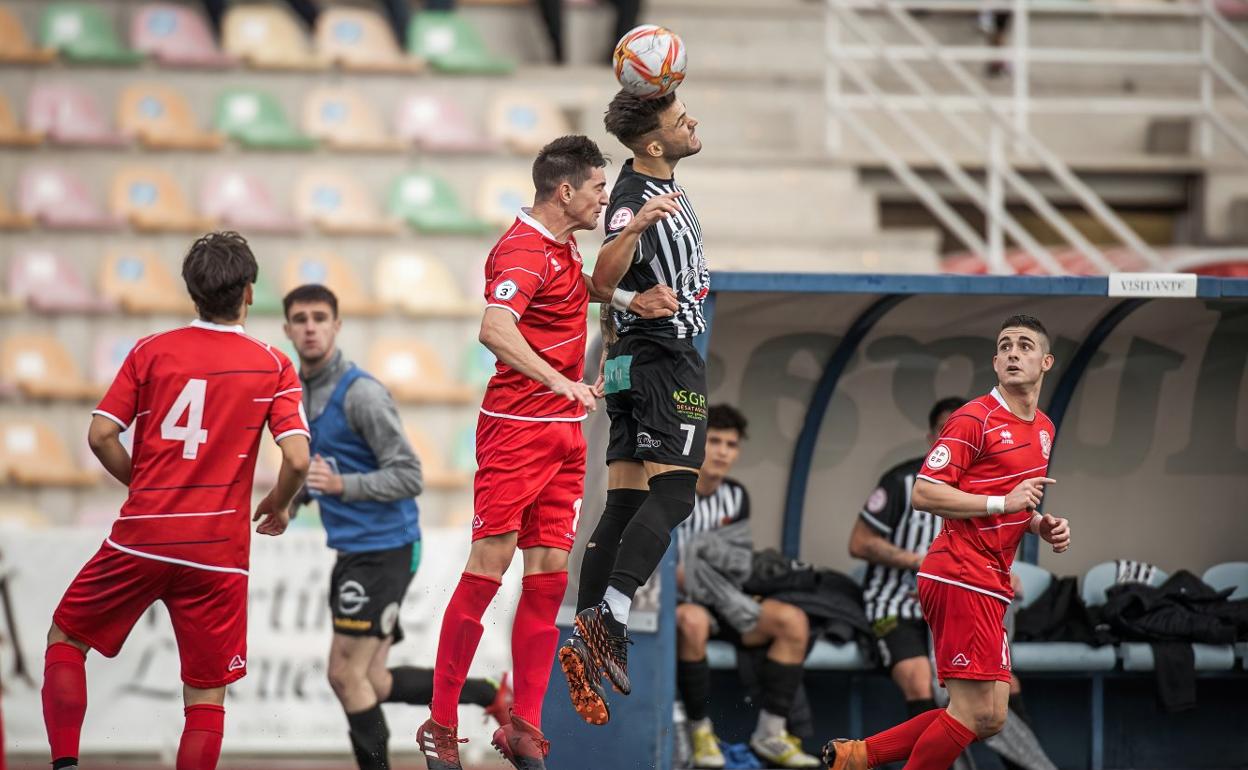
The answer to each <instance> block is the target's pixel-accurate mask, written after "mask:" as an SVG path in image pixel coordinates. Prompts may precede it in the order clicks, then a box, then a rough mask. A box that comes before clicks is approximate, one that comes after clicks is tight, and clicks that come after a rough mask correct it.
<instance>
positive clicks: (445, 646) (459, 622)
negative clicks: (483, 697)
mask: <svg viewBox="0 0 1248 770" xmlns="http://www.w3.org/2000/svg"><path fill="white" fill-rule="evenodd" d="M500 585H502V583H500V582H499V581H497V580H495V579H494V578H491V577H486V576H485V575H474V574H473V573H471V572H465V573H464V574H463V575H461V576H460V578H459V585H458V586H456V588H455V593H454V594H452V595H451V603H450V604H448V605H447V607H446V614H445V615H443V616H442V633H441V634H440V635H439V637H438V657H437V664H436V665H435V667H434V674H433V702H432V703H430V704H429V707H430V709H431V710H432V711H433V721H435V722H437V723H438V724H440V725H442V726H443V727H457V726H458V725H459V693H460V691H461V690H463V688H464V680H466V679H467V678H468V668H469V667H470V666H471V665H472V658H473V656H474V655H476V654H477V644H478V643H479V642H480V641H481V632H482V631H484V630H485V627H484V626H482V625H481V616H482V615H484V614H485V608H486V607H488V606H490V602H491V601H492V600H493V599H494V594H496V593H498V587H499V586H500Z"/></svg>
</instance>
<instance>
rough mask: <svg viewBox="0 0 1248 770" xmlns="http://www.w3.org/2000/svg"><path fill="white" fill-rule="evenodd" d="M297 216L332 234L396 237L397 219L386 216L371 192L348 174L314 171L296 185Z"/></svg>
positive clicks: (343, 172)
mask: <svg viewBox="0 0 1248 770" xmlns="http://www.w3.org/2000/svg"><path fill="white" fill-rule="evenodd" d="M295 216H296V217H298V218H299V219H300V220H301V221H303V222H307V223H309V224H314V225H316V227H317V228H319V229H320V230H321V231H322V232H324V233H327V234H330V235H394V234H395V233H397V232H398V231H399V223H398V222H397V221H396V220H393V219H389V218H386V217H383V216H382V214H381V212H380V211H379V210H378V208H377V205H376V204H375V203H374V202H373V199H372V197H370V195H369V190H368V188H367V187H365V186H364V185H362V184H360V183H359V182H357V181H356V180H355V179H354V178H353V177H352V176H351V175H350V174H348V173H347V172H346V171H340V170H336V169H329V168H313V169H309V170H307V171H305V172H303V173H302V174H300V175H299V179H298V181H297V182H296V183H295Z"/></svg>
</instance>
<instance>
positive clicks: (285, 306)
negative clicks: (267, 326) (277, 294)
mask: <svg viewBox="0 0 1248 770" xmlns="http://www.w3.org/2000/svg"><path fill="white" fill-rule="evenodd" d="M296 302H305V303H307V302H324V303H325V304H327V305H329V309H330V310H332V311H334V318H337V317H338V297H337V295H335V294H334V293H333V292H332V291H330V290H329V287H328V286H324V285H322V284H319V283H305V284H304V285H302V286H296V287H295V288H293V289H291V290H290V291H289V292H288V293H287V294H286V296H285V297H282V315H284V316H285V317H286V320H288V321H289V320H290V308H291V306H293V305H294V304H295V303H296Z"/></svg>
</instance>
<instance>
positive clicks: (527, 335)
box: [481, 209, 589, 422]
mask: <svg viewBox="0 0 1248 770" xmlns="http://www.w3.org/2000/svg"><path fill="white" fill-rule="evenodd" d="M485 301H486V303H488V304H487V307H501V308H503V309H504V310H507V311H508V312H510V313H511V314H512V315H514V316H515V317H516V324H517V327H518V328H519V329H520V334H521V335H522V336H523V337H524V340H525V342H527V343H528V344H529V347H531V348H533V350H534V351H535V352H536V353H537V354H538V355H539V356H541V357H542V358H543V359H544V360H545V361H546V363H548V364H550V365H551V366H552V367H553V368H554V369H555V371H557V372H559V373H560V374H562V375H563V376H564V377H567V378H568V379H569V380H572V381H573V382H579V381H580V380H581V377H582V376H583V375H584V374H585V332H586V322H587V319H586V315H585V313H586V309H587V308H588V306H589V289H588V287H586V285H585V279H584V277H583V276H582V275H581V254H580V252H579V251H578V250H577V248H576V239H575V238H573V237H572V236H568V240H567V242H566V243H560V242H559V241H557V240H555V237H554V236H553V235H551V233H550V231H549V230H547V229H546V228H545V227H544V226H543V225H542V223H541V222H538V221H537V220H536V219H534V218H533V217H532V216H531V215H530V214H529V212H528V210H527V209H525V210H521V212H520V214H519V216H518V217H517V218H516V221H515V224H513V225H512V226H511V227H510V228H508V229H507V232H505V233H503V237H502V238H500V239H499V241H498V243H497V244H495V246H494V249H493V250H492V251H490V256H489V258H488V259H486V261H485ZM481 411H482V412H483V413H485V414H487V415H490V416H491V417H506V418H511V419H515V420H528V421H536V422H551V421H554V422H570V421H576V420H584V419H585V409H584V407H582V406H581V405H580V404H579V403H577V402H576V401H570V400H568V399H566V398H564V397H563V396H558V395H555V394H554V393H552V392H551V390H550V388H548V387H546V386H545V385H542V384H541V383H540V382H537V381H536V380H532V379H529V378H528V377H526V376H525V375H523V374H521V373H520V372H518V371H516V370H515V369H512V368H511V367H510V366H508V365H507V364H504V363H503V362H502V361H499V362H498V363H497V365H496V368H495V372H494V376H493V377H491V378H490V383H489V385H488V386H486V391H485V400H484V401H483V402H482V404H481Z"/></svg>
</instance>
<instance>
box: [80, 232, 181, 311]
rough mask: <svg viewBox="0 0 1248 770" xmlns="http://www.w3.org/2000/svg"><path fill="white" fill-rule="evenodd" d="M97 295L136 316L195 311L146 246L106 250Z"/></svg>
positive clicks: (158, 258) (158, 257)
mask: <svg viewBox="0 0 1248 770" xmlns="http://www.w3.org/2000/svg"><path fill="white" fill-rule="evenodd" d="M100 294H102V295H104V296H105V297H106V298H108V299H111V300H112V301H114V302H116V303H117V304H119V305H121V307H122V308H123V309H125V311H126V312H127V313H134V314H136V315H144V314H166V315H178V316H190V315H191V314H193V313H194V312H195V311H194V306H193V305H192V303H191V301H190V298H188V297H187V296H186V291H185V289H184V288H183V287H182V286H180V285H179V283H178V281H177V280H175V279H174V277H173V273H172V272H171V271H170V270H169V268H167V267H166V266H165V264H164V262H162V261H161V259H160V255H159V254H156V253H155V252H154V251H152V250H151V249H147V248H135V249H121V248H115V249H112V250H110V251H109V252H108V253H107V254H106V255H105V256H104V260H103V263H102V264H101V266H100Z"/></svg>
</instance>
